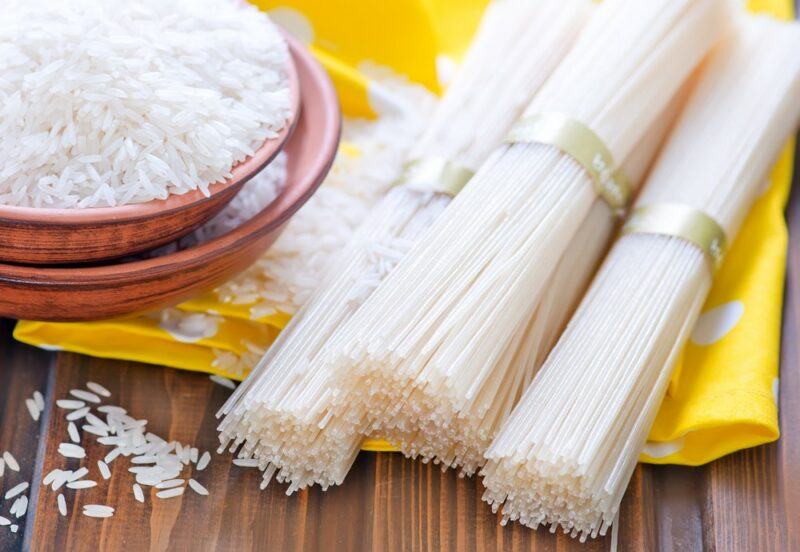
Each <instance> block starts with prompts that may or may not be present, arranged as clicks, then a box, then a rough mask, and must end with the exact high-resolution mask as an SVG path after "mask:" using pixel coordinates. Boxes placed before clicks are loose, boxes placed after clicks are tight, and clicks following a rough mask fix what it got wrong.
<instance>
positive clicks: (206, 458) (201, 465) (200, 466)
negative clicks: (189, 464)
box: [197, 451, 211, 471]
mask: <svg viewBox="0 0 800 552" xmlns="http://www.w3.org/2000/svg"><path fill="white" fill-rule="evenodd" d="M209 462H211V453H209V452H208V451H206V452H204V453H203V454H202V455H201V456H200V460H198V461H197V471H203V470H204V469H206V466H208V463H209Z"/></svg>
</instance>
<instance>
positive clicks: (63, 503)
mask: <svg viewBox="0 0 800 552" xmlns="http://www.w3.org/2000/svg"><path fill="white" fill-rule="evenodd" d="M57 500H58V512H59V513H60V514H61V515H62V516H64V517H66V516H67V499H65V498H64V495H63V494H59V495H58V499H57Z"/></svg>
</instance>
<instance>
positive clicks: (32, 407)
mask: <svg viewBox="0 0 800 552" xmlns="http://www.w3.org/2000/svg"><path fill="white" fill-rule="evenodd" d="M25 407H26V408H27V409H28V413H29V414H30V415H31V418H33V421H34V422H38V421H39V415H40V414H41V412H40V411H39V408H38V407H37V406H36V401H34V400H33V399H25Z"/></svg>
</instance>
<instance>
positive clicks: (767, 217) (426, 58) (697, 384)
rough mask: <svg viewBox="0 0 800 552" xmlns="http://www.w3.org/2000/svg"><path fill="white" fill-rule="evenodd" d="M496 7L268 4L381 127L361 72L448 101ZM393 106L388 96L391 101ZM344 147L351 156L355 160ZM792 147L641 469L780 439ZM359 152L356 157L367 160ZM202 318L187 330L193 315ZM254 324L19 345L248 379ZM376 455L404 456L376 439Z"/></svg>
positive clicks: (175, 327) (174, 315)
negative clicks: (480, 26)
mask: <svg viewBox="0 0 800 552" xmlns="http://www.w3.org/2000/svg"><path fill="white" fill-rule="evenodd" d="M486 1H487V0H395V1H393V2H374V1H372V0H350V1H349V2H347V3H344V4H343V3H340V2H333V1H331V0H277V1H270V0H258V1H256V3H257V4H259V5H260V6H261V7H262V8H264V9H267V10H268V11H269V12H270V14H271V15H272V16H273V17H274V19H275V20H276V21H278V22H279V23H280V24H281V25H283V26H285V27H286V28H287V29H289V30H290V31H291V32H293V33H294V34H295V35H296V36H299V37H300V38H301V39H302V40H303V41H304V42H305V43H306V44H307V45H308V46H309V48H310V49H311V50H312V51H313V52H314V54H315V56H316V57H317V59H318V60H319V61H320V62H321V63H322V64H323V65H324V66H325V67H326V69H327V70H328V72H329V73H330V74H331V76H332V78H333V80H334V83H335V84H336V87H337V90H338V92H339V95H340V98H341V102H342V106H343V110H344V112H345V114H346V115H349V116H352V117H359V116H361V117H374V116H375V113H376V112H377V111H378V110H377V109H375V107H374V105H375V103H374V102H375V101H380V98H376V94H375V90H374V88H373V86H372V83H371V81H370V79H369V78H368V77H367V76H365V75H364V74H363V73H362V72H361V71H360V70H359V68H360V67H361V64H362V63H364V62H372V63H374V64H378V65H383V66H387V67H390V68H391V69H393V70H394V71H395V72H397V73H400V74H403V75H407V76H408V77H409V79H411V80H412V81H415V82H418V83H421V84H423V85H425V86H427V87H428V88H429V89H431V90H433V91H435V92H439V91H440V90H441V88H442V87H443V85H444V84H445V82H446V80H447V75H448V74H449V73H451V72H452V70H453V68H454V66H455V65H456V64H457V60H458V59H459V56H460V55H461V54H462V53H463V51H464V49H465V48H466V46H467V44H468V42H469V38H470V37H471V35H472V32H473V30H474V28H475V26H476V25H477V22H478V20H479V18H480V14H481V12H482V10H483V8H484V6H485V4H486ZM748 6H749V8H750V9H751V10H754V11H760V12H768V13H771V14H773V15H775V16H776V17H781V18H784V19H791V18H792V17H793V12H792V4H791V0H751V1H750V2H748ZM385 99H386V98H384V100H385ZM349 148H350V149H352V146H350V145H348V144H343V146H342V148H341V149H340V153H342V152H343V153H345V154H348V152H349V153H351V154H352V151H350V149H349ZM792 151H793V149H792V147H791V146H787V149H786V151H785V152H784V154H783V156H782V157H781V159H780V161H779V162H778V164H777V165H776V167H775V168H774V170H773V171H772V174H771V176H770V178H769V180H768V181H767V182H765V185H764V190H765V192H764V194H763V196H762V197H761V198H760V199H759V201H758V203H757V204H756V205H755V207H754V208H753V210H752V212H751V213H750V216H749V218H748V219H747V221H746V222H745V224H744V226H743V228H742V230H741V232H740V235H739V238H738V239H737V240H736V242H735V243H734V245H733V247H732V249H731V252H730V254H729V256H728V258H727V260H726V262H725V265H724V267H723V268H722V270H721V271H720V272H719V274H718V277H717V280H716V282H715V285H714V288H713V290H712V292H711V295H710V296H709V298H708V301H707V303H706V306H705V308H704V312H703V314H702V316H701V318H700V321H699V323H698V326H697V328H696V329H695V331H694V333H693V335H692V340H691V342H690V343H689V345H688V346H687V347H686V350H685V351H684V354H683V358H682V362H681V365H680V366H679V368H678V370H676V375H675V377H674V378H673V381H672V383H671V385H670V389H669V391H668V395H667V397H666V398H665V400H664V404H663V406H662V408H661V411H660V412H659V415H658V417H657V419H656V422H655V424H654V426H653V429H652V431H651V433H650V438H649V439H650V440H649V441H648V443H647V445H646V447H645V450H644V452H643V454H642V456H641V460H642V461H643V462H651V463H676V464H690V465H695V464H702V463H705V462H709V461H711V460H714V459H715V458H718V457H720V456H722V455H725V454H728V453H730V452H733V451H735V450H739V449H742V448H745V447H751V446H755V445H759V444H763V443H767V442H770V441H773V440H775V439H777V438H778V435H779V432H778V417H777V404H776V399H777V389H778V362H779V347H780V323H781V311H782V298H783V279H784V274H785V261H786V245H787V233H786V226H785V223H784V219H783V210H784V207H785V204H786V200H787V196H788V191H789V187H790V182H791V174H792V162H793V158H792ZM356 153H357V152H356ZM193 316H195V317H198V316H199V317H202V321H203V322H204V323H203V324H201V325H200V326H201V327H204V328H205V329H204V330H203V331H200V332H199V333H198V331H197V330H196V329H194V330H192V331H187V330H186V328H187V327H194V326H192V325H191V324H189V325H188V326H187V325H185V324H183V322H184V321H185V320H184V318H185V317H189V322H191V317H193ZM289 318H290V316H289V315H288V314H286V313H281V312H278V313H275V314H272V315H268V316H265V317H262V318H259V319H256V320H253V319H251V310H250V305H234V304H230V303H226V302H223V301H221V300H220V299H219V298H218V297H217V295H216V294H214V293H208V294H205V295H203V296H201V297H198V298H196V299H193V300H192V301H189V302H187V303H184V304H182V305H180V306H179V308H178V309H169V310H167V311H165V312H163V313H158V314H155V315H152V316H140V317H135V318H127V319H120V320H110V321H100V322H89V323H69V324H57V323H42V322H28V321H22V322H19V324H18V325H17V327H16V330H15V332H14V335H15V337H16V338H17V339H19V340H20V341H23V342H26V343H30V344H32V345H37V346H40V347H44V348H48V349H56V350H70V351H76V352H80V353H85V354H89V355H95V356H102V357H109V358H121V359H129V360H135V361H141V362H147V363H152V364H159V365H166V366H173V367H176V368H184V369H188V370H197V371H204V372H209V373H216V374H220V375H225V376H231V377H241V376H242V375H243V373H242V372H241V371H240V370H241V368H242V366H248V365H252V364H253V362H254V361H255V360H256V359H257V358H258V356H259V355H260V353H261V352H262V351H263V350H264V349H266V348H267V347H268V346H269V344H270V343H272V341H273V340H274V339H275V336H276V334H277V333H278V331H279V330H280V329H281V328H283V327H284V325H285V324H286V323H287V322H288V320H289ZM364 449H366V450H392V448H391V446H390V445H389V444H388V443H385V442H384V441H380V440H367V441H366V442H365V444H364Z"/></svg>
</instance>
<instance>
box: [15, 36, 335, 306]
mask: <svg viewBox="0 0 800 552" xmlns="http://www.w3.org/2000/svg"><path fill="white" fill-rule="evenodd" d="M292 52H293V55H294V56H295V64H296V67H297V72H298V75H299V79H300V86H301V88H302V90H303V94H302V100H301V103H302V105H301V115H300V118H299V120H298V123H297V126H296V128H295V131H294V134H293V135H292V137H291V139H290V140H289V142H288V143H287V144H286V148H285V150H284V151H286V153H287V157H288V178H287V181H286V184H285V187H284V190H283V192H282V193H281V195H279V196H278V198H277V199H276V200H275V201H274V202H273V203H271V204H270V205H269V206H268V207H267V208H265V209H264V210H263V211H261V212H260V213H259V214H258V215H256V216H255V217H253V218H252V219H250V220H249V221H248V222H246V223H244V224H243V225H242V226H240V227H239V228H237V229H236V230H234V231H232V232H229V233H228V234H225V235H223V236H220V237H218V238H216V239H213V240H211V241H208V242H206V243H204V244H201V245H198V246H195V247H192V248H190V249H186V250H184V251H179V252H177V253H173V254H170V255H165V256H163V257H158V258H153V259H148V260H143V261H135V262H128V263H121V262H118V263H108V264H105V265H101V266H86V267H84V266H79V267H37V266H19V265H11V264H0V316H6V317H12V318H27V319H34V320H51V321H77V320H90V319H99V318H109V317H115V316H121V315H126V314H133V313H137V312H142V311H146V310H151V309H156V308H160V307H164V306H167V305H170V304H174V303H178V302H180V301H182V300H185V299H188V298H189V297H191V296H193V295H196V294H198V293H200V292H202V291H206V290H209V289H212V288H214V287H216V286H218V285H219V284H221V283H222V282H224V281H225V280H227V279H229V278H230V277H232V276H234V275H236V274H237V273H239V272H241V271H242V270H244V269H245V268H247V267H248V266H249V265H250V264H252V263H253V262H254V261H255V260H256V259H257V258H258V257H259V256H260V255H261V254H262V253H264V251H266V250H267V249H268V248H269V246H270V245H272V243H273V242H274V241H275V240H276V239H277V238H278V236H279V235H280V233H281V231H282V230H283V228H284V227H285V225H286V223H287V222H288V221H289V219H290V217H291V216H292V215H293V214H294V213H295V212H296V211H297V210H298V209H299V208H300V207H301V206H302V205H303V204H304V203H305V202H306V201H307V200H308V198H309V197H311V195H312V194H313V193H314V192H315V191H316V189H317V187H318V186H319V184H320V183H321V182H322V180H323V179H324V178H325V176H326V174H327V173H328V170H329V169H330V166H331V164H332V163H333V158H334V156H335V154H336V149H337V146H338V143H339V131H340V128H341V116H340V113H339V104H338V101H337V98H336V93H335V91H334V89H333V86H332V85H331V82H330V80H329V79H328V76H327V75H326V74H325V72H324V71H323V70H322V69H321V68H320V67H319V66H318V65H317V64H316V62H314V61H313V59H311V57H310V55H309V54H308V53H307V52H306V51H305V50H303V49H302V48H298V47H297V46H296V45H293V48H292Z"/></svg>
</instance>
